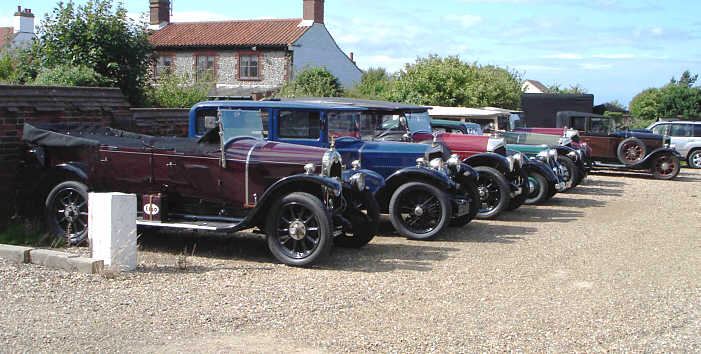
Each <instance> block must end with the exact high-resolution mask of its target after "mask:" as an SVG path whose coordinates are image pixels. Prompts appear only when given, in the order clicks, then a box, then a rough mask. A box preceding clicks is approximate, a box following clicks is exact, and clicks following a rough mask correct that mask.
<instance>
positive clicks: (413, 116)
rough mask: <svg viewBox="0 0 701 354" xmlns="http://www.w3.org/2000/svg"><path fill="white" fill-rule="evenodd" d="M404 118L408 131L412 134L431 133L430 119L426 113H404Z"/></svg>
mask: <svg viewBox="0 0 701 354" xmlns="http://www.w3.org/2000/svg"><path fill="white" fill-rule="evenodd" d="M405 116H406V121H407V124H409V130H410V131H411V132H412V133H417V132H423V133H430V132H431V117H429V115H428V112H413V113H406V114H405Z"/></svg>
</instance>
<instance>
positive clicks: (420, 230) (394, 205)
mask: <svg viewBox="0 0 701 354" xmlns="http://www.w3.org/2000/svg"><path fill="white" fill-rule="evenodd" d="M389 208H390V219H391V221H392V225H393V226H394V227H395V228H396V229H397V231H398V232H399V233H400V234H402V235H403V236H406V237H408V238H411V239H417V240H426V239H430V238H433V237H435V236H436V235H438V233H440V232H441V231H443V229H444V228H445V227H446V226H447V225H448V219H449V218H450V215H451V214H452V213H451V205H450V202H449V200H448V196H447V195H446V194H445V193H444V192H443V191H441V190H440V189H438V188H436V187H435V186H433V185H430V184H427V183H423V182H411V183H407V184H404V185H402V186H400V187H399V188H397V190H396V191H395V192H394V193H393V195H392V198H391V200H390V205H389Z"/></svg>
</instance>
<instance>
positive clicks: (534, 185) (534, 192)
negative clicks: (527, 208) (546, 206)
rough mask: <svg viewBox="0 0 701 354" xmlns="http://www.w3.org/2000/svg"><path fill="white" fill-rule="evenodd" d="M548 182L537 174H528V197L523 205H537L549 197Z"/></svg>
mask: <svg viewBox="0 0 701 354" xmlns="http://www.w3.org/2000/svg"><path fill="white" fill-rule="evenodd" d="M548 192H549V187H548V181H547V180H546V179H545V177H543V175H541V174H540V173H538V172H533V171H531V172H529V173H528V197H527V198H526V202H525V204H537V203H540V202H542V201H544V200H545V199H546V198H547V197H548V195H549V193H548Z"/></svg>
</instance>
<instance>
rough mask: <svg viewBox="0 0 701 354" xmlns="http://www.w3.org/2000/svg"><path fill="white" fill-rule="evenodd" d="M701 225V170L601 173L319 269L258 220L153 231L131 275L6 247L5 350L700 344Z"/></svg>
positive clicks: (2, 291)
mask: <svg viewBox="0 0 701 354" xmlns="http://www.w3.org/2000/svg"><path fill="white" fill-rule="evenodd" d="M700 238H701V171H699V170H690V169H683V170H682V172H681V174H680V176H679V177H678V179H677V180H674V181H658V180H653V179H649V178H646V177H642V176H639V175H629V174H618V173H603V174H596V175H592V176H589V178H588V179H587V180H585V181H584V183H583V185H581V186H579V187H577V188H576V189H575V190H573V191H572V192H570V193H567V194H558V195H557V196H556V197H555V198H554V199H553V200H552V201H550V202H549V203H548V204H547V205H543V206H525V207H522V208H520V209H518V210H517V211H515V212H511V213H507V214H505V215H503V216H502V217H501V218H500V220H495V221H475V222H473V223H471V224H469V225H468V226H467V227H465V228H462V229H451V230H450V231H449V232H448V233H446V234H444V235H442V236H441V237H440V238H439V239H438V240H435V241H432V242H421V241H409V240H406V239H403V238H400V237H396V236H383V237H378V238H376V239H375V240H373V241H372V242H371V243H370V244H369V245H368V246H367V247H365V248H364V249H361V250H344V249H335V250H334V252H333V254H332V256H331V257H330V258H329V260H328V261H326V262H324V263H322V264H320V265H318V266H316V267H314V268H310V269H300V268H292V267H288V266H284V265H281V264H277V263H275V262H274V261H273V258H272V256H270V255H269V254H268V252H267V250H266V246H265V243H264V241H263V239H262V238H261V237H260V236H258V235H255V234H244V235H243V236H242V237H239V238H235V239H221V238H215V237H211V236H207V237H197V238H193V237H183V236H182V235H170V234H160V233H157V234H147V235H144V236H142V237H141V239H140V242H141V244H142V250H141V251H140V252H139V262H140V264H139V267H138V269H137V270H136V271H135V272H131V273H121V274H116V273H113V272H106V273H105V274H102V275H82V274H75V273H68V272H64V271H56V270H51V269H48V268H44V267H40V266H35V265H24V264H23V265H14V264H10V263H7V262H5V261H4V260H0V296H1V297H2V301H0V348H2V349H0V351H2V352H25V351H30V352H66V351H70V352H95V351H106V352H113V351H114V352H116V351H119V352H153V351H158V352H263V353H278V352H279V353H283V352H285V353H289V352H292V353H313V352H401V353H404V352H433V351H435V352H476V351H528V352H536V351H537V352H542V351H558V352H559V351H587V352H591V351H602V350H606V351H608V350H612V351H648V352H700V351H701V239H700ZM195 243H196V245H197V246H196V248H195V250H194V256H192V255H191V254H192V252H193V251H192V246H193V245H194V244H195ZM185 247H187V251H186V252H185V253H187V254H188V255H190V256H187V257H185V256H180V254H181V253H183V249H184V248H185Z"/></svg>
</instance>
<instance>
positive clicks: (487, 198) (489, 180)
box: [474, 166, 511, 219]
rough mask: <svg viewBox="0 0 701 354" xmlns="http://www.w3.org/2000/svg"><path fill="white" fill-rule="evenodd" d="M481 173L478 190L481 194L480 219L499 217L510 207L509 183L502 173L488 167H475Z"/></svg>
mask: <svg viewBox="0 0 701 354" xmlns="http://www.w3.org/2000/svg"><path fill="white" fill-rule="evenodd" d="M474 169H475V171H477V172H478V173H479V177H478V178H477V188H478V190H479V193H480V202H481V204H480V210H479V212H478V213H477V218H478V219H492V218H495V217H497V216H498V215H499V214H501V212H502V211H503V210H504V209H506V207H507V206H508V205H509V201H510V199H511V198H510V197H509V191H510V190H509V183H508V182H507V181H506V178H504V175H502V174H501V172H499V171H497V170H495V169H493V168H491V167H487V166H477V167H474Z"/></svg>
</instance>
